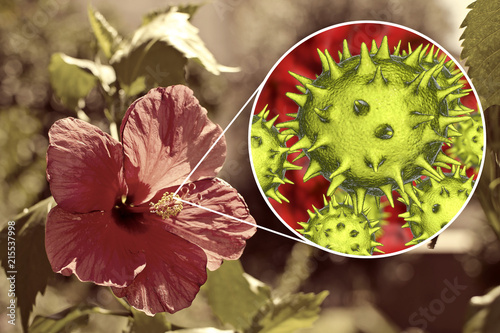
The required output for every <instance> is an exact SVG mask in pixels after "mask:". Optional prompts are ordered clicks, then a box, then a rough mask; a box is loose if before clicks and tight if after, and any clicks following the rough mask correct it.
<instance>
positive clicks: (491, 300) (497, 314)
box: [463, 286, 500, 333]
mask: <svg viewBox="0 0 500 333" xmlns="http://www.w3.org/2000/svg"><path fill="white" fill-rule="evenodd" d="M496 332H500V286H497V287H495V288H494V289H492V290H491V291H490V292H488V293H487V294H486V295H484V296H474V297H472V298H471V300H470V306H469V315H468V318H467V321H466V323H465V325H464V329H463V333H496Z"/></svg>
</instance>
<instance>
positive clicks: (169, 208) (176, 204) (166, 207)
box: [149, 192, 183, 220]
mask: <svg viewBox="0 0 500 333" xmlns="http://www.w3.org/2000/svg"><path fill="white" fill-rule="evenodd" d="M179 199H180V197H179V196H178V195H175V194H174V193H170V192H165V193H164V194H163V196H162V197H161V199H160V200H159V201H158V202H157V203H152V202H150V203H149V205H150V206H151V208H150V212H151V213H156V214H158V215H159V216H161V218H162V219H164V220H165V219H167V218H169V217H171V216H177V214H179V213H180V211H181V210H182V208H183V206H182V202H181V201H180V200H179Z"/></svg>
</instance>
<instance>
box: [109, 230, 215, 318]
mask: <svg viewBox="0 0 500 333" xmlns="http://www.w3.org/2000/svg"><path fill="white" fill-rule="evenodd" d="M139 242H140V243H141V245H142V246H143V247H144V248H145V251H146V252H145V253H146V262H147V264H146V268H145V269H144V271H142V272H141V273H140V274H139V275H137V277H136V278H135V279H134V282H132V284H130V285H128V286H127V287H125V288H112V289H113V292H114V293H115V295H116V296H118V297H126V298H127V301H128V302H129V304H130V305H132V306H133V307H135V308H136V309H139V310H142V311H144V312H145V313H146V314H148V315H154V314H155V313H158V312H165V311H167V312H170V313H174V312H176V311H178V310H181V309H183V308H186V307H188V306H189V305H191V303H192V301H193V299H194V298H195V297H196V294H198V292H199V290H200V286H201V285H202V284H203V283H205V281H206V279H207V271H206V264H207V257H206V255H205V253H204V252H203V250H202V249H200V248H199V247H198V246H196V245H194V244H191V243H190V242H188V241H186V240H184V239H182V238H180V237H178V236H176V235H173V234H171V233H169V232H168V231H166V230H164V228H163V226H162V225H157V226H152V227H151V230H150V232H148V234H147V237H142V238H141V240H139Z"/></svg>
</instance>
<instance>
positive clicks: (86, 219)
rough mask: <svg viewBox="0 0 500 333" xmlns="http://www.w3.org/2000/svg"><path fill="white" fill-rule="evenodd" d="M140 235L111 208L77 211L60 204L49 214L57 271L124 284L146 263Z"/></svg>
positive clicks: (49, 243)
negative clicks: (66, 209) (126, 226)
mask: <svg viewBox="0 0 500 333" xmlns="http://www.w3.org/2000/svg"><path fill="white" fill-rule="evenodd" d="M127 222H132V221H127ZM117 223H121V225H119V224H117ZM136 237H137V236H136V234H134V232H132V231H131V230H130V228H129V229H126V228H125V225H124V224H123V222H120V221H117V220H116V219H115V218H114V217H113V216H112V214H111V213H110V212H93V213H87V214H74V213H69V212H67V211H65V210H63V209H62V208H60V207H59V206H56V207H54V208H53V209H52V210H51V211H50V213H49V215H48V217H47V226H46V230H45V250H46V251H47V256H48V258H49V261H50V264H51V266H52V269H53V270H54V272H57V273H61V274H63V275H66V276H68V275H71V274H72V273H73V274H75V275H76V276H77V277H78V279H80V280H81V281H92V282H94V283H96V284H99V285H103V286H116V287H124V286H127V285H128V284H130V283H131V282H132V280H133V279H134V278H135V277H136V276H137V274H139V272H141V271H142V270H143V269H144V265H145V264H146V260H145V256H144V253H142V252H141V251H140V249H139V248H138V247H137V244H136V242H135V239H136Z"/></svg>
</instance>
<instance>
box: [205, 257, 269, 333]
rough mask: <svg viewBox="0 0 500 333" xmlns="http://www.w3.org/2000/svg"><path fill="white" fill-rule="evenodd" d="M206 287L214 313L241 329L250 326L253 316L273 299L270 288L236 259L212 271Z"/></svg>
mask: <svg viewBox="0 0 500 333" xmlns="http://www.w3.org/2000/svg"><path fill="white" fill-rule="evenodd" d="M206 290H207V296H208V302H209V304H210V306H211V307H212V310H213V312H214V313H215V315H216V316H217V317H218V318H219V319H220V320H221V321H222V322H223V323H225V324H226V323H227V324H231V325H232V326H233V327H234V328H236V329H238V330H245V329H247V328H249V327H250V326H251V324H252V319H253V317H254V316H255V315H256V314H257V313H258V311H259V309H260V308H261V307H262V306H263V305H264V304H266V303H268V302H269V301H270V298H271V291H270V289H269V287H268V286H267V285H265V284H263V283H262V282H260V281H258V280H256V279H254V278H252V277H251V276H249V275H248V274H245V273H244V271H243V268H242V267H241V263H240V262H239V261H237V260H235V261H226V262H224V263H223V264H222V266H221V267H220V268H219V269H218V270H216V271H213V272H209V276H208V280H207V283H206Z"/></svg>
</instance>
